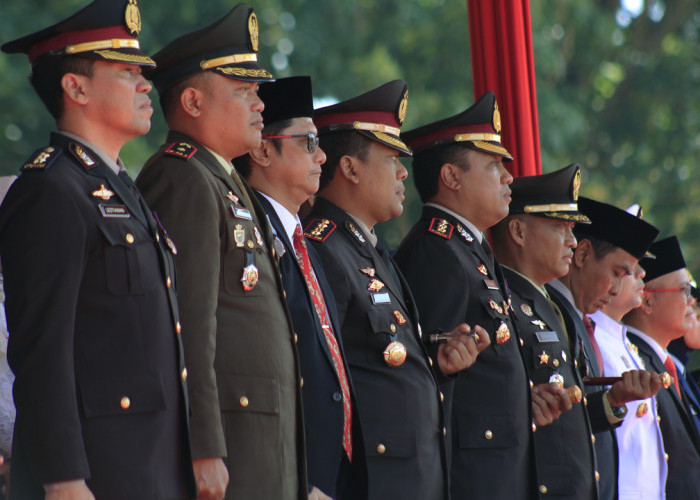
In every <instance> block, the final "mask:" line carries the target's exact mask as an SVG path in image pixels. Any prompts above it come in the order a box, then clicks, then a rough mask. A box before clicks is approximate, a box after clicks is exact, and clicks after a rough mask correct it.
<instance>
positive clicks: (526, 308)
mask: <svg viewBox="0 0 700 500" xmlns="http://www.w3.org/2000/svg"><path fill="white" fill-rule="evenodd" d="M520 310H521V311H522V312H523V314H524V315H525V316H532V307H530V306H529V305H527V304H520Z"/></svg>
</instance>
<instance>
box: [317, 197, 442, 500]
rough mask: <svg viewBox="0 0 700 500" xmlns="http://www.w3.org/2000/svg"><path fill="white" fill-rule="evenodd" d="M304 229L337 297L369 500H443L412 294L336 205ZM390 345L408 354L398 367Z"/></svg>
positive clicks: (433, 390)
mask: <svg viewBox="0 0 700 500" xmlns="http://www.w3.org/2000/svg"><path fill="white" fill-rule="evenodd" d="M305 226H306V236H307V238H309V240H308V241H311V243H312V245H313V246H314V248H315V249H316V251H317V252H318V254H319V256H320V257H321V261H322V262H323V267H324V270H325V273H326V276H327V277H328V281H329V282H330V284H331V287H332V288H333V294H334V296H335V301H336V305H337V309H338V320H339V323H340V325H341V326H340V332H341V335H342V337H343V344H344V347H345V355H346V357H347V361H348V364H349V365H350V372H351V374H352V377H353V381H354V384H355V388H356V390H357V406H358V409H359V412H360V421H361V423H362V433H363V435H364V442H365V450H366V453H367V469H368V475H369V498H371V499H385V498H397V499H398V498H420V499H425V500H437V499H444V498H446V497H447V490H446V481H447V477H446V465H445V464H446V457H445V448H444V439H443V432H444V427H443V415H442V404H441V403H440V393H439V390H438V386H437V381H436V379H435V376H434V374H433V373H432V371H431V369H430V367H429V358H428V356H427V353H426V352H425V349H424V348H423V345H422V343H421V341H420V337H419V335H420V333H419V332H420V327H419V326H418V316H417V311H416V309H415V306H414V304H413V299H412V297H411V294H410V291H409V290H408V288H407V286H406V284H405V282H404V281H403V278H402V277H401V275H400V273H397V272H396V270H395V269H394V267H393V263H392V262H390V261H389V263H388V264H389V266H390V267H388V266H387V265H386V264H385V262H384V261H383V260H382V257H381V256H380V255H379V253H378V252H377V250H376V249H375V248H374V247H372V245H371V244H370V243H369V242H368V241H367V239H366V238H365V237H364V236H363V235H362V234H361V233H360V232H359V231H360V230H359V228H358V227H357V223H356V222H355V221H354V220H353V219H352V218H351V217H350V216H349V215H348V214H347V213H346V212H344V211H343V210H341V209H340V208H338V207H337V206H336V205H334V204H332V203H330V202H328V201H327V200H325V199H323V198H318V199H317V200H316V203H315V204H314V207H313V209H312V212H311V214H310V215H309V218H308V220H307V223H305ZM372 275H373V276H372ZM394 276H396V279H398V281H399V282H398V283H397V282H396V280H395V278H394ZM392 341H397V342H400V343H402V344H403V345H404V346H405V347H406V351H407V358H406V360H405V362H404V363H403V364H402V365H401V366H389V365H388V364H387V363H386V362H385V360H384V355H383V352H384V350H385V348H386V347H387V346H388V345H389V344H390V343H391V342H392Z"/></svg>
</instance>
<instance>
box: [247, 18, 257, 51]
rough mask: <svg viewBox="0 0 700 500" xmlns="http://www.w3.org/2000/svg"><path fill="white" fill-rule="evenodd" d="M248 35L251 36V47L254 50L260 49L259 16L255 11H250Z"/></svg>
mask: <svg viewBox="0 0 700 500" xmlns="http://www.w3.org/2000/svg"><path fill="white" fill-rule="evenodd" d="M248 35H249V36H250V48H251V49H253V52H257V51H258V16H256V15H255V12H253V11H252V10H251V11H250V17H249V18H248Z"/></svg>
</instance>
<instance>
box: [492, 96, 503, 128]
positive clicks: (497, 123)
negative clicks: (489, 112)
mask: <svg viewBox="0 0 700 500" xmlns="http://www.w3.org/2000/svg"><path fill="white" fill-rule="evenodd" d="M493 128H494V129H496V133H497V134H500V133H501V112H500V111H498V103H497V102H494V103H493Z"/></svg>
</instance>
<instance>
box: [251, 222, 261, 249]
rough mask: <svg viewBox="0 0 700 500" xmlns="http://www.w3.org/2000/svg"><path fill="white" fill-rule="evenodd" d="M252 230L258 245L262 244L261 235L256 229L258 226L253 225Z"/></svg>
mask: <svg viewBox="0 0 700 500" xmlns="http://www.w3.org/2000/svg"><path fill="white" fill-rule="evenodd" d="M253 232H254V233H255V241H257V242H258V245H259V246H263V239H262V235H261V234H260V230H259V229H258V226H255V227H254V228H253Z"/></svg>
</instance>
